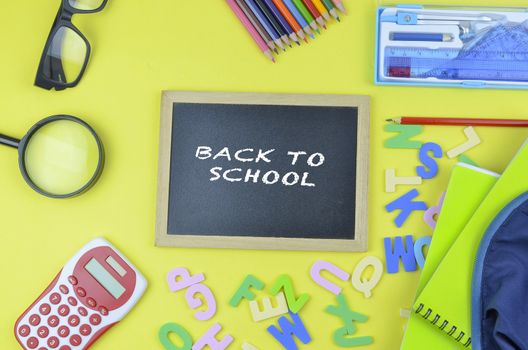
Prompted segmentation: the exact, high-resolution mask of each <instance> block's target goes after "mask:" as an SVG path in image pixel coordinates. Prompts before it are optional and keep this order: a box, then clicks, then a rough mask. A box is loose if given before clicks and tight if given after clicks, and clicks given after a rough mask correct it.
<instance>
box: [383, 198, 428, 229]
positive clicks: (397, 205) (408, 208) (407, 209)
mask: <svg viewBox="0 0 528 350" xmlns="http://www.w3.org/2000/svg"><path fill="white" fill-rule="evenodd" d="M418 195H419V193H418V191H417V190H416V189H414V190H410V191H409V192H407V193H406V194H404V195H403V196H401V197H400V198H398V199H396V200H395V201H394V202H392V203H389V204H387V205H386V206H385V209H387V211H388V212H389V213H392V212H393V211H395V210H398V209H399V210H401V211H400V213H399V214H398V216H397V217H396V219H394V223H395V224H396V226H398V227H402V226H403V223H404V222H405V220H407V218H408V217H409V215H411V213H412V212H413V211H415V210H427V205H426V204H425V203H424V202H413V199H414V198H416V197H418Z"/></svg>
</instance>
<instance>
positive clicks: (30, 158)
mask: <svg viewBox="0 0 528 350" xmlns="http://www.w3.org/2000/svg"><path fill="white" fill-rule="evenodd" d="M0 144H2V145H6V146H10V147H13V148H17V149H18V164H19V167H20V171H21V173H22V176H23V177H24V180H26V182H27V183H28V184H29V186H31V188H33V189H34V190H35V191H37V192H38V193H40V194H43V195H45V196H48V197H51V198H69V197H74V196H77V195H79V194H81V193H83V192H85V191H86V190H88V189H89V188H90V187H92V186H93V185H94V184H95V182H96V181H97V179H98V178H99V175H101V172H102V170H103V165H104V149H103V144H102V143H101V140H100V139H99V137H98V136H97V134H96V133H95V131H94V130H93V129H92V127H91V126H90V125H88V124H87V123H85V122H84V121H82V120H81V119H79V118H76V117H73V116H70V115H56V116H51V117H48V118H45V119H43V120H41V121H40V122H38V123H37V124H35V125H34V126H33V127H32V128H31V129H29V131H28V133H27V134H26V135H25V136H24V137H23V138H22V139H21V140H18V139H15V138H13V137H9V136H5V135H2V134H0Z"/></svg>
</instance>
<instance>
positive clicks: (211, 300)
mask: <svg viewBox="0 0 528 350" xmlns="http://www.w3.org/2000/svg"><path fill="white" fill-rule="evenodd" d="M198 293H200V294H202V295H203V297H204V299H205V301H206V302H207V310H206V311H198V312H197V313H195V314H194V317H196V319H198V320H200V321H207V320H210V319H211V318H213V316H214V315H215V314H216V300H215V297H214V295H213V293H212V292H211V289H209V287H207V286H205V285H203V284H201V283H199V284H194V285H192V286H191V287H189V289H187V291H186V292H185V299H186V300H187V304H188V305H189V307H190V308H191V309H193V310H194V309H197V308H199V307H200V306H202V305H203V302H202V300H201V299H200V298H195V295H196V294H198Z"/></svg>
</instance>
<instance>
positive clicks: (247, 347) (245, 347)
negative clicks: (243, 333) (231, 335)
mask: <svg viewBox="0 0 528 350" xmlns="http://www.w3.org/2000/svg"><path fill="white" fill-rule="evenodd" d="M242 350H258V349H257V347H256V346H255V345H252V344H249V343H244V344H242Z"/></svg>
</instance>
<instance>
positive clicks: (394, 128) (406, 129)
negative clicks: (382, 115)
mask: <svg viewBox="0 0 528 350" xmlns="http://www.w3.org/2000/svg"><path fill="white" fill-rule="evenodd" d="M384 130H385V131H386V132H397V133H398V135H396V136H394V137H392V138H390V139H388V140H386V141H385V147H387V148H407V149H418V148H420V147H421V146H422V142H421V141H413V140H409V139H410V138H413V137H415V136H416V135H418V134H420V133H421V132H422V130H423V127H422V126H421V125H400V124H387V125H385V127H384Z"/></svg>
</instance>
